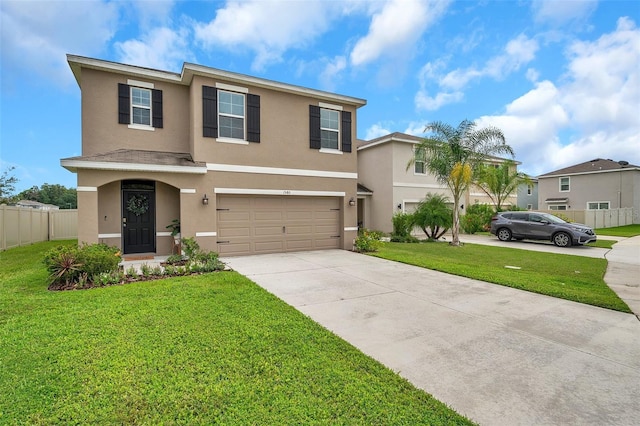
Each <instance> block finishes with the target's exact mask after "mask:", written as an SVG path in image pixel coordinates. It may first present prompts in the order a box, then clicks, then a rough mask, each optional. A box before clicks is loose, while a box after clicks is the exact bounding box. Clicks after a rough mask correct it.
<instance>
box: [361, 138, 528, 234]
mask: <svg viewBox="0 0 640 426" xmlns="http://www.w3.org/2000/svg"><path fill="white" fill-rule="evenodd" d="M422 140H423V138H420V137H418V136H412V135H408V134H404V133H391V134H389V135H385V136H382V137H379V138H376V139H372V140H370V141H359V144H358V182H359V184H360V185H361V187H362V188H365V189H366V191H364V190H362V191H359V192H358V223H359V225H360V226H363V227H365V228H369V229H377V230H380V231H383V232H392V231H393V225H392V218H393V215H394V214H396V213H411V212H413V211H414V210H415V208H416V207H417V205H418V203H419V202H420V201H421V200H423V199H424V198H425V196H426V195H427V194H428V193H432V194H441V195H444V196H446V197H448V198H449V200H451V201H453V196H452V194H451V191H450V190H449V189H448V188H447V186H445V185H443V184H441V183H439V182H438V181H437V180H436V177H435V176H434V175H432V174H430V173H429V172H428V171H427V170H426V168H425V166H424V163H422V162H415V163H414V164H413V165H411V166H410V167H408V168H407V165H408V164H409V161H410V160H411V159H412V158H413V157H414V151H415V147H416V145H418V144H419V143H420V142H421V141H422ZM488 161H489V162H490V163H491V164H496V165H497V164H500V163H501V162H503V161H504V159H501V158H497V157H491V158H490V159H489V160H488ZM518 164H520V163H518V162H515V163H514V166H515V167H517V165H518ZM516 202H517V194H516V193H514V194H513V195H512V196H511V197H509V198H508V199H507V200H506V202H505V205H510V204H513V205H515V204H516ZM471 204H493V202H492V201H491V199H490V198H489V197H488V196H487V195H486V194H485V193H484V192H482V190H480V189H479V188H477V187H475V186H472V187H470V188H469V190H468V191H467V193H466V194H465V196H464V199H463V202H462V203H461V205H460V206H458V208H459V209H460V213H461V214H464V212H465V211H466V207H468V206H469V205H471Z"/></svg>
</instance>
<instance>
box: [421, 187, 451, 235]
mask: <svg viewBox="0 0 640 426" xmlns="http://www.w3.org/2000/svg"><path fill="white" fill-rule="evenodd" d="M448 203H449V199H448V198H447V197H445V196H444V195H440V194H431V193H429V194H427V196H426V197H425V199H424V200H422V201H421V202H420V203H419V204H418V208H417V209H416V211H415V212H414V213H413V223H414V224H415V225H416V226H419V227H420V229H422V231H423V232H424V233H425V234H426V236H427V238H428V239H430V240H437V239H438V238H440V237H442V236H443V235H444V234H445V232H447V231H448V230H449V228H451V224H452V223H453V211H452V210H451V207H449V206H448V205H447V204H448Z"/></svg>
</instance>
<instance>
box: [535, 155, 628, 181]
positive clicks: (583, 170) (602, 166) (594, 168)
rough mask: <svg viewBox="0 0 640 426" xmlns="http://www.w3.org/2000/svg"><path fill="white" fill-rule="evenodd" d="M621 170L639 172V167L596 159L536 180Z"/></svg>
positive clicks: (541, 176) (544, 175)
mask: <svg viewBox="0 0 640 426" xmlns="http://www.w3.org/2000/svg"><path fill="white" fill-rule="evenodd" d="M621 170H640V166H636V165H633V164H629V162H627V161H613V160H605V159H602V158H596V159H593V160H591V161H585V162H584V163H580V164H575V165H573V166H569V167H565V168H563V169H558V170H554V171H553V172H549V173H545V174H543V175H540V176H538V178H546V177H553V176H560V175H562V176H566V175H575V174H589V173H603V172H617V171H621Z"/></svg>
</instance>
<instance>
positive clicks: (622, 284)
mask: <svg viewBox="0 0 640 426" xmlns="http://www.w3.org/2000/svg"><path fill="white" fill-rule="evenodd" d="M601 239H603V240H607V239H611V240H617V241H618V242H617V243H615V244H614V245H613V248H611V249H604V248H598V247H589V246H574V247H556V246H554V245H553V244H552V243H551V242H549V241H531V240H523V241H515V240H514V241H509V242H503V241H500V240H498V238H496V237H495V236H493V235H491V236H487V235H466V234H463V235H461V236H460V241H462V242H465V243H472V244H483V245H490V246H500V247H512V248H516V249H522V250H532V251H541V252H547V253H557V254H570V255H574V256H586V257H594V258H601V259H607V261H608V263H607V271H606V273H605V275H604V282H605V283H607V285H608V286H609V287H610V288H611V289H612V290H613V291H615V292H616V294H617V295H618V296H619V297H620V298H621V299H622V300H624V301H625V303H626V304H627V305H628V306H629V308H630V309H631V310H632V311H633V312H634V313H635V314H636V315H637V316H638V318H639V319H640V236H636V237H632V238H619V237H608V236H602V237H601Z"/></svg>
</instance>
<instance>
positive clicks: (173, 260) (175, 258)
mask: <svg viewBox="0 0 640 426" xmlns="http://www.w3.org/2000/svg"><path fill="white" fill-rule="evenodd" d="M186 260H187V259H186V257H184V256H182V255H181V254H172V255H171V256H169V257H167V260H165V263H166V264H167V265H179V264H182V263H183V262H184V261H186Z"/></svg>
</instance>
